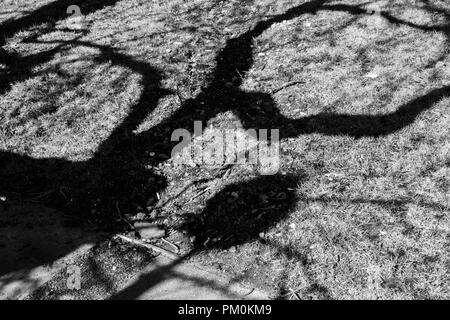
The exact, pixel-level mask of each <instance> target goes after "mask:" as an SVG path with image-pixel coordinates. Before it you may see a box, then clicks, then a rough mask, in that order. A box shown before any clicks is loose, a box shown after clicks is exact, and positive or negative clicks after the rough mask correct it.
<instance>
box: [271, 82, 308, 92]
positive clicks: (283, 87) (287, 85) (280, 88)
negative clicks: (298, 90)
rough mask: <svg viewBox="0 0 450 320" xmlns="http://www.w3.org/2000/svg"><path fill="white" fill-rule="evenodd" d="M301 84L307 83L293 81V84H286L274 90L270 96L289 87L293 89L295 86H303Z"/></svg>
mask: <svg viewBox="0 0 450 320" xmlns="http://www.w3.org/2000/svg"><path fill="white" fill-rule="evenodd" d="M301 83H305V82H304V81H292V82H289V83H287V84H285V85H284V86H281V87H279V88H278V89H274V90H272V92H271V93H270V94H275V93H278V92H280V91H281V90H284V89H287V88H289V87H292V86H295V85H296V84H301Z"/></svg>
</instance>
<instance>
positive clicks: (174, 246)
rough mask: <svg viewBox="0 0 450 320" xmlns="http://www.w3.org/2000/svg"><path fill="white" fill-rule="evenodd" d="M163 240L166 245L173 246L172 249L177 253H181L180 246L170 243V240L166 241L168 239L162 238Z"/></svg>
mask: <svg viewBox="0 0 450 320" xmlns="http://www.w3.org/2000/svg"><path fill="white" fill-rule="evenodd" d="M161 240H162V241H163V242H164V243H166V244H168V245H169V246H171V247H172V248H174V249H175V251H176V252H179V251H180V248H178V246H177V245H175V244H173V243H172V242H170V241H168V240H166V239H164V238H161Z"/></svg>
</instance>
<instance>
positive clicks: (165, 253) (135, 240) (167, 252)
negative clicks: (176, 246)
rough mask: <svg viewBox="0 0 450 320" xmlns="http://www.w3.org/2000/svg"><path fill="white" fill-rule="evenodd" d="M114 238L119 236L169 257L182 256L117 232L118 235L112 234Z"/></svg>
mask: <svg viewBox="0 0 450 320" xmlns="http://www.w3.org/2000/svg"><path fill="white" fill-rule="evenodd" d="M114 238H119V239H122V240H124V241H127V242H130V243H133V244H135V245H138V246H141V247H144V248H147V249H150V250H153V251H156V252H159V253H161V254H163V255H165V256H167V257H169V258H171V259H180V258H182V257H180V256H178V255H176V254H175V253H173V252H170V251H168V250H166V249H163V248H161V247H158V246H155V245H153V244H150V243H146V242H144V241H141V240H138V239H132V238H130V237H127V236H124V235H122V234H118V235H116V236H114Z"/></svg>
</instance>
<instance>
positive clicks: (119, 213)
mask: <svg viewBox="0 0 450 320" xmlns="http://www.w3.org/2000/svg"><path fill="white" fill-rule="evenodd" d="M116 210H117V214H118V215H119V218H120V220H123V221H125V222H126V223H127V224H128V225H129V226H130V227H131V228H133V229H134V226H133V225H132V224H131V223H130V221H128V220H127V219H125V218H124V217H123V216H122V213H121V212H120V209H119V201H116Z"/></svg>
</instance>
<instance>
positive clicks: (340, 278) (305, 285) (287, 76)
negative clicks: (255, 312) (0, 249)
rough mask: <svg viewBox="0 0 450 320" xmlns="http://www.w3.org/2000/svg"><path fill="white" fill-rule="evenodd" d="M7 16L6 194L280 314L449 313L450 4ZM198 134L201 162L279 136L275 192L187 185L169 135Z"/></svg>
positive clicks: (103, 4) (134, 8)
mask: <svg viewBox="0 0 450 320" xmlns="http://www.w3.org/2000/svg"><path fill="white" fill-rule="evenodd" d="M72 4H78V5H79V6H80V8H81V13H82V14H83V15H84V20H83V21H82V22H80V21H78V20H74V19H69V18H68V16H69V15H68V14H67V13H66V9H67V7H68V5H72ZM17 8H19V10H17ZM0 9H1V10H0V11H1V12H0V193H1V194H2V195H5V196H7V197H8V198H12V199H20V200H21V201H27V202H40V203H45V204H47V205H49V206H57V207H58V208H60V209H61V210H63V211H68V212H71V213H76V214H78V215H80V216H83V217H85V218H86V219H89V220H91V221H93V222H97V223H102V224H108V225H109V224H110V223H111V221H113V222H117V220H120V219H122V218H126V219H129V220H133V219H145V220H149V221H156V222H157V223H159V224H161V225H163V226H164V227H165V228H166V229H167V230H168V238H167V239H168V240H169V241H170V242H172V243H175V244H176V245H177V246H179V247H180V248H181V251H182V252H189V251H191V250H193V251H192V252H195V254H194V255H193V257H192V258H191V259H193V260H195V261H199V262H201V263H203V264H207V265H210V266H214V267H215V268H218V269H220V270H223V271H224V272H227V273H230V274H232V275H235V276H236V278H238V279H240V280H244V281H247V282H250V283H253V284H255V285H257V286H259V287H261V288H264V289H268V290H270V291H271V292H273V293H274V296H276V297H279V298H285V299H365V298H369V299H449V298H450V276H449V274H450V113H449V104H450V55H449V53H450V52H449V48H450V47H449V41H450V4H449V3H448V1H444V0H429V1H422V0H399V1H359V0H346V1H332V0H330V1H325V0H312V1H302V0H297V1H290V0H284V1H282V0H280V1H275V0H246V1H232V0H229V1H228V0H227V1H218V0H195V1H180V0H173V1H172V0H170V1H157V0H151V1H144V0H141V1H131V0H121V1H118V0H105V1H101V0H96V1H94V0H84V1H82V0H71V1H66V0H40V1H32V0H17V1H16V4H13V5H11V6H9V5H8V1H6V4H1V5H0ZM197 120H198V121H202V123H203V124H204V129H205V131H204V134H203V136H202V137H199V139H200V140H201V141H202V142H203V143H204V145H205V148H206V147H207V146H208V145H209V144H211V143H212V142H211V139H210V138H211V137H210V133H211V131H212V129H213V128H220V129H227V128H235V129H236V130H238V131H239V132H240V133H241V134H243V135H246V134H248V133H247V132H246V129H250V128H254V129H260V128H265V129H279V130H280V135H281V137H282V140H281V142H280V150H281V151H280V154H281V168H280V171H279V173H278V174H276V175H273V176H262V175H260V174H259V173H258V170H257V168H255V166H252V165H249V164H247V165H217V166H213V167H205V166H201V165H185V166H181V167H180V166H179V165H177V164H176V163H175V161H174V159H173V158H171V149H172V148H173V146H174V143H173V142H171V134H172V132H173V131H174V130H175V129H177V128H185V129H187V130H189V131H192V130H193V128H194V121H197ZM137 213H143V215H142V214H141V215H139V217H138V218H137V217H136V214H137Z"/></svg>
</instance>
